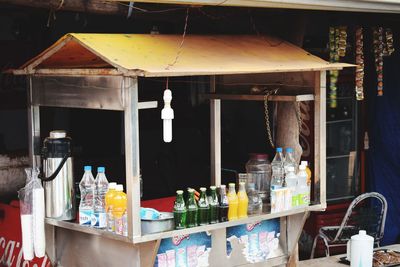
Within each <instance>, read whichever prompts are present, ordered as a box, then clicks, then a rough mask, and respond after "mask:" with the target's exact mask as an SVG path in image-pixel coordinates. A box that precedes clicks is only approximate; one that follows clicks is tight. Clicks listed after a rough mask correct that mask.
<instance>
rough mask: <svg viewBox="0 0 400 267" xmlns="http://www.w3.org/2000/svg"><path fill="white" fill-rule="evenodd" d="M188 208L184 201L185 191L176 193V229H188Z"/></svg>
mask: <svg viewBox="0 0 400 267" xmlns="http://www.w3.org/2000/svg"><path fill="white" fill-rule="evenodd" d="M186 213H187V210H186V206H185V200H184V199H183V190H178V191H176V200H175V204H174V221H175V229H183V228H186Z"/></svg>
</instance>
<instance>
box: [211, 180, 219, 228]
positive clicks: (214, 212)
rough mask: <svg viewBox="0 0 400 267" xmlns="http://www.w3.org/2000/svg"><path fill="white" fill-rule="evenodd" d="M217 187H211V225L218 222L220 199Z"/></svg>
mask: <svg viewBox="0 0 400 267" xmlns="http://www.w3.org/2000/svg"><path fill="white" fill-rule="evenodd" d="M216 189H217V188H216V187H215V186H210V191H211V193H210V201H209V205H210V213H209V216H208V218H209V222H210V223H217V222H218V206H219V203H218V197H217V191H216Z"/></svg>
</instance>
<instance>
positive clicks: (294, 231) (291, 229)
mask: <svg viewBox="0 0 400 267" xmlns="http://www.w3.org/2000/svg"><path fill="white" fill-rule="evenodd" d="M308 215H309V212H308V211H306V212H304V213H299V214H294V215H291V216H288V225H287V230H288V233H287V237H288V255H289V261H288V263H287V266H288V267H292V266H293V267H295V266H297V265H298V261H299V258H298V256H299V255H298V242H299V238H300V235H301V232H302V230H303V226H304V223H305V222H306V220H307V218H308Z"/></svg>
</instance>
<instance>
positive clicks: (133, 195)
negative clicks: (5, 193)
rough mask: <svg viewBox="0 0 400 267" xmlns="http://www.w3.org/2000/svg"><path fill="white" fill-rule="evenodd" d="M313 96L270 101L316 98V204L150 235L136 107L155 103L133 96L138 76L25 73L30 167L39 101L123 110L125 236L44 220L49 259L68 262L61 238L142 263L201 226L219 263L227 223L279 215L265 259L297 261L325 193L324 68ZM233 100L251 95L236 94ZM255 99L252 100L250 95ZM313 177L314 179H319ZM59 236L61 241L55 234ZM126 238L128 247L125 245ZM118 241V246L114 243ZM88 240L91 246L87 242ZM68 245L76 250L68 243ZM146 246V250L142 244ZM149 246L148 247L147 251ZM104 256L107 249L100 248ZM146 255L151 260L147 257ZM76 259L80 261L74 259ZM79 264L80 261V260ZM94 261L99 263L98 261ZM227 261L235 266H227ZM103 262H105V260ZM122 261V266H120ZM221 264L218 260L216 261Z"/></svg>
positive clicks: (215, 106)
mask: <svg viewBox="0 0 400 267" xmlns="http://www.w3.org/2000/svg"><path fill="white" fill-rule="evenodd" d="M314 74H315V75H314V76H315V78H314V79H315V80H314V92H315V93H314V96H312V95H307V96H306V97H305V98H304V99H303V98H298V97H276V99H272V101H273V100H275V101H296V100H297V101H302V100H303V101H309V100H312V99H314V98H315V102H314V108H315V128H314V131H315V140H314V141H315V143H316V144H315V162H316V164H315V165H316V168H315V177H316V178H317V180H318V181H319V186H320V187H319V188H320V190H319V200H320V201H319V204H316V205H312V206H309V207H302V208H298V209H293V210H289V211H285V212H281V213H276V214H263V215H259V216H252V217H249V218H246V219H241V220H238V221H230V222H225V223H219V224H215V225H207V226H200V227H196V228H189V229H183V230H177V231H171V232H164V233H158V234H153V235H146V236H142V235H141V229H140V223H141V221H140V216H139V214H140V182H139V174H140V173H139V171H140V151H139V110H140V109H143V108H154V107H157V103H156V102H155V101H151V102H139V101H138V80H137V77H123V76H100V75H95V76H88V77H86V76H81V75H76V76H40V75H35V76H30V77H29V98H28V99H29V103H28V113H29V114H28V115H29V116H28V123H29V137H30V138H29V151H30V155H31V162H32V165H33V166H39V165H40V156H39V155H40V153H39V147H40V106H50V107H67V108H84V109H98V110H117V111H122V112H124V133H125V157H126V187H127V188H126V191H127V196H128V237H122V236H117V235H114V234H111V233H107V232H105V231H102V230H98V229H94V228H88V227H82V226H80V225H77V224H74V223H70V222H63V221H56V220H52V219H46V228H47V229H46V230H47V233H49V235H50V238H49V235H48V238H49V239H48V242H47V244H48V250H47V252H48V253H49V258H50V259H51V260H52V261H53V262H58V261H60V262H61V264H63V262H64V263H66V262H67V263H69V264H72V262H71V259H67V258H66V257H67V255H66V253H67V254H69V255H71V254H70V252H64V250H63V251H58V250H57V247H58V246H61V245H62V242H65V240H69V241H71V240H73V241H74V242H82V243H84V244H91V245H90V248H88V251H89V252H88V255H91V256H96V253H98V252H97V250H96V249H97V247H96V246H97V244H98V242H101V243H102V244H104V246H105V247H109V248H112V247H113V246H114V247H115V246H118V247H116V248H115V249H117V250H119V246H121V248H124V249H127V248H128V247H129V248H130V249H132V253H129V257H131V258H129V262H131V265H132V266H141V262H140V261H141V260H142V261H145V262H146V264H147V262H153V260H154V258H155V253H156V251H157V249H158V246H159V243H160V242H159V240H161V239H162V238H167V237H172V236H176V235H181V234H190V233H195V232H202V231H211V233H212V245H213V248H215V250H216V251H217V252H218V253H216V254H214V255H219V256H217V258H218V260H217V262H218V264H219V263H221V262H226V261H225V260H226V257H225V255H226V228H227V227H231V226H235V225H240V224H246V223H251V222H254V221H260V220H268V219H272V218H279V217H280V218H281V235H282V236H281V238H280V242H281V245H282V247H283V249H284V251H285V253H286V256H282V257H278V258H274V259H270V260H269V261H268V264H272V265H282V264H288V266H289V265H292V264H295V263H296V262H297V257H296V256H295V255H296V251H297V246H296V244H297V240H298V238H299V236H300V233H301V230H302V227H303V224H304V222H305V220H306V218H307V216H308V214H309V212H310V211H321V210H324V209H325V208H326V196H325V186H326V183H325V165H324V162H325V144H324V142H325V134H326V128H325V127H326V125H325V121H324V120H325V75H326V74H325V71H316V72H315V73H314ZM210 91H211V93H214V94H215V93H216V77H215V76H210ZM215 96H217V95H214V96H213V97H210V135H211V182H212V184H216V185H220V184H221V99H224V97H221V98H218V97H215ZM234 100H250V99H242V98H241V97H239V98H236V99H234ZM251 100H256V99H251ZM317 163H319V164H317ZM318 181H317V182H318ZM61 238H62V239H63V240H60V239H61ZM88 240H92V241H90V242H89V241H88ZM127 243H128V244H129V246H128V247H127ZM118 244H120V245H118ZM92 245H93V246H94V247H92ZM67 247H68V248H69V249H77V248H74V247H73V246H69V245H68V246H67ZM145 248H146V249H145ZM149 250H151V251H149ZM102 251H103V253H104V255H103V256H104V257H107V255H109V253H115V251H112V252H104V250H102ZM148 259H150V261H148ZM126 260H127V259H126V258H124V259H118V262H119V263H121V264H125V263H126ZM76 262H81V261H78V260H76ZM81 263H82V262H81ZM98 264H99V266H103V265H102V264H100V263H98ZM230 264H232V263H229V264H228V266H234V265H230ZM104 266H105V265H104ZM121 266H122V265H121ZM219 266H220V265H219Z"/></svg>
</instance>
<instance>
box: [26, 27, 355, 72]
mask: <svg viewBox="0 0 400 267" xmlns="http://www.w3.org/2000/svg"><path fill="white" fill-rule="evenodd" d="M181 41H182V36H180V35H144V34H67V35H65V36H64V37H62V38H61V39H60V40H59V41H58V42H56V43H55V44H54V45H53V46H51V47H50V48H48V49H47V50H45V51H44V52H43V53H41V54H40V55H39V56H37V57H36V58H34V59H32V60H31V61H29V62H28V63H27V64H25V65H24V66H23V67H22V69H23V71H20V72H19V73H20V74H21V73H25V74H27V73H35V72H38V73H41V74H46V73H47V74H55V73H58V74H60V72H61V73H62V72H67V73H66V74H68V73H70V74H71V75H76V74H79V72H80V70H82V69H91V71H93V72H92V74H95V73H100V74H108V75H118V74H123V75H129V76H146V77H155V76H186V75H212V74H244V73H268V72H293V71H314V70H329V69H340V68H342V67H348V66H352V65H349V64H341V63H337V64H330V63H329V62H326V61H324V60H322V59H320V58H318V57H316V56H313V55H311V54H309V53H308V52H306V51H304V50H303V49H301V48H299V47H297V46H295V45H292V44H290V43H288V42H285V41H282V40H280V39H276V38H272V37H264V36H243V35H237V36H236V35H234V36H210V35H207V36H202V35H187V36H186V38H185V40H184V43H183V46H182V48H180V44H181ZM175 61H176V62H175ZM174 62H175V63H174Z"/></svg>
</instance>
